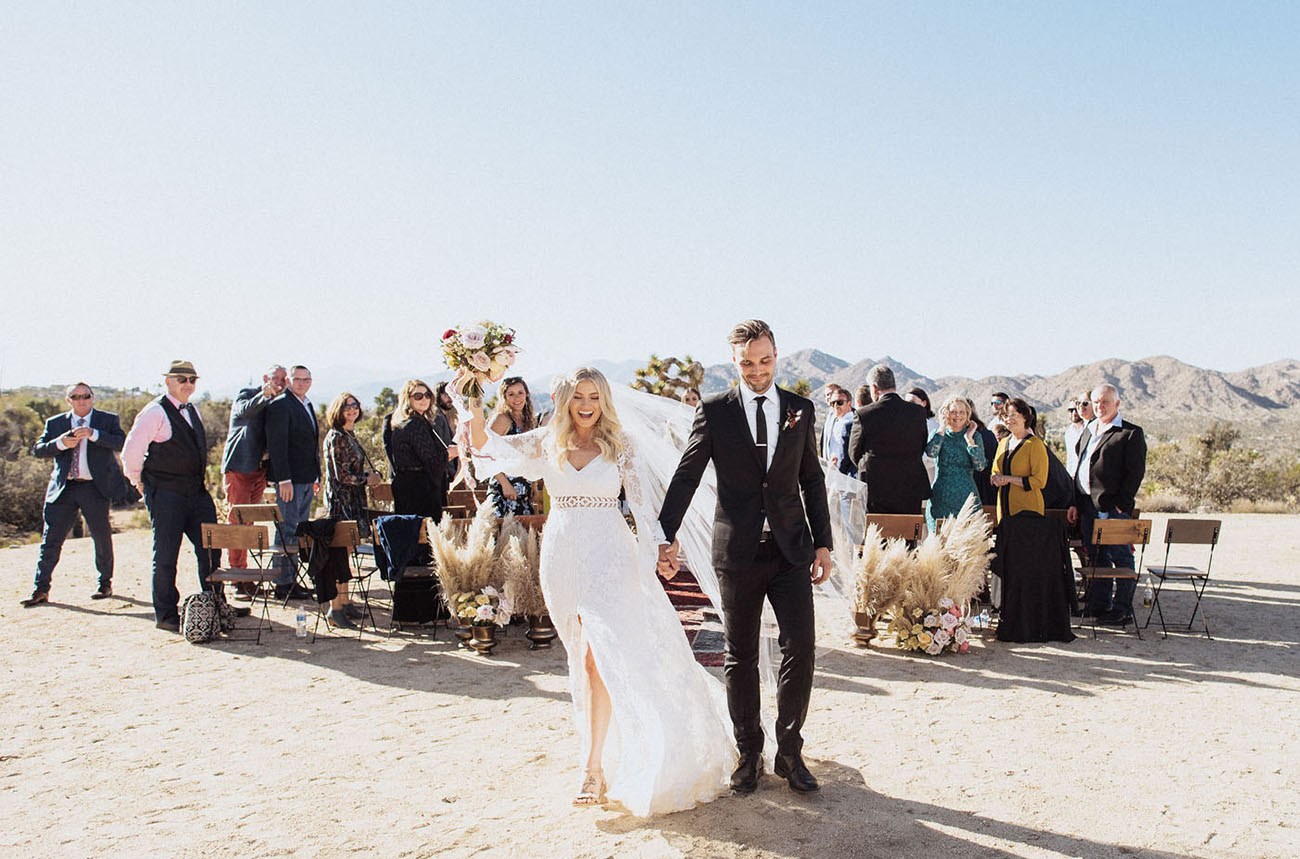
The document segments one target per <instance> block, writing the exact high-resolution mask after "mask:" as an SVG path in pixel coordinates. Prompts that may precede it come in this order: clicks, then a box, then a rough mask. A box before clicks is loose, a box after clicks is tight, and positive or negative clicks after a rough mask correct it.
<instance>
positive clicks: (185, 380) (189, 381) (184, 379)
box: [172, 376, 199, 385]
mask: <svg viewBox="0 0 1300 859" xmlns="http://www.w3.org/2000/svg"><path fill="white" fill-rule="evenodd" d="M172 378H173V379H175V380H176V381H178V382H180V383H181V384H182V385H193V384H194V383H195V382H197V381H198V380H199V377H198V376H172Z"/></svg>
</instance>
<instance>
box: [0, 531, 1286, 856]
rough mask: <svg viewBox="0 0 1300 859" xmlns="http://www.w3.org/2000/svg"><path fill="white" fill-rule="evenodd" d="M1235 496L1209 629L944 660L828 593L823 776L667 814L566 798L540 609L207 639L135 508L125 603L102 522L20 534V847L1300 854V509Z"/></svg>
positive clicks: (819, 751) (987, 644)
mask: <svg viewBox="0 0 1300 859" xmlns="http://www.w3.org/2000/svg"><path fill="white" fill-rule="evenodd" d="M1155 518H1157V520H1158V522H1157V525H1156V528H1155V534H1157V535H1159V534H1162V533H1163V517H1155ZM1225 518H1226V523H1225V526H1224V535H1223V541H1222V544H1221V546H1220V550H1219V557H1218V558H1217V560H1216V564H1215V569H1216V571H1217V572H1218V574H1219V576H1218V580H1217V582H1215V583H1214V585H1213V586H1212V590H1211V592H1210V596H1208V597H1207V607H1208V611H1209V617H1210V624H1211V630H1212V631H1213V632H1214V633H1215V638H1214V640H1213V641H1208V640H1206V639H1205V638H1204V637H1203V636H1197V635H1189V634H1178V635H1172V636H1171V637H1170V638H1169V639H1168V640H1162V639H1161V638H1160V635H1159V633H1158V631H1157V630H1155V629H1154V628H1153V629H1151V630H1149V631H1148V634H1147V637H1146V639H1145V640H1143V641H1139V640H1137V639H1136V638H1135V637H1133V636H1132V634H1126V635H1116V634H1114V633H1102V635H1101V637H1100V638H1098V639H1096V640H1092V639H1091V638H1080V639H1079V640H1077V641H1075V642H1074V643H1072V644H1070V645H1059V646H1055V645H1054V646H1043V645H1032V646H1029V645H1025V646H1010V645H1004V644H1000V643H998V642H996V641H993V640H991V639H985V640H983V641H981V642H980V643H979V645H978V646H977V647H976V648H974V649H973V650H972V652H971V653H969V654H967V655H965V656H949V657H945V658H943V659H940V660H934V659H930V658H928V657H923V656H921V657H918V656H913V655H904V654H902V653H899V652H898V651H896V650H893V649H892V648H889V647H874V646H873V647H872V648H871V649H870V650H867V651H863V650H859V649H856V648H854V647H853V646H852V644H851V643H850V642H849V641H848V633H849V632H850V631H851V628H850V625H849V623H848V619H847V618H844V617H840V616H838V615H832V613H831V612H830V611H828V610H822V611H821V613H820V616H819V624H820V629H819V637H818V643H819V653H818V672H817V681H816V689H815V691H814V695H813V704H812V711H811V712H810V714H809V718H808V725H807V729H806V732H805V733H806V736H807V739H808V744H807V748H806V749H805V752H806V754H807V756H808V759H809V763H810V766H811V768H812V770H813V772H814V773H815V774H816V775H817V776H818V777H819V778H820V779H821V780H822V784H823V790H822V792H821V794H820V795H817V796H813V797H810V798H805V797H800V796H797V795H795V794H793V793H791V792H790V791H789V790H788V789H786V787H785V786H784V783H783V782H780V781H778V780H777V779H776V778H775V777H773V776H770V775H769V776H767V777H765V779H764V782H763V784H762V786H761V788H760V790H759V791H758V793H757V794H755V795H753V796H748V797H724V798H722V799H719V800H718V801H716V802H714V803H712V804H710V805H707V806H704V807H701V808H699V809H697V810H694V811H689V812H683V813H679V814H674V815H668V816H664V817H659V818H653V819H650V820H639V819H635V818H632V817H629V816H627V815H626V814H623V813H620V812H619V811H618V810H590V809H574V808H572V807H570V805H569V799H570V796H571V795H572V793H573V792H574V790H575V788H576V787H577V783H578V780H579V773H578V769H577V762H578V759H577V756H576V750H575V746H574V739H573V732H572V730H571V727H570V719H569V713H570V710H569V703H568V700H567V695H566V692H565V689H566V686H565V679H564V675H563V672H564V658H563V656H564V654H563V652H562V651H561V650H560V649H559V648H558V647H557V648H556V649H554V650H551V651H543V652H537V653H532V652H529V651H528V650H527V649H526V644H527V642H526V641H525V640H524V639H523V638H522V636H521V635H520V632H519V629H518V628H515V629H512V630H511V632H510V635H509V637H508V638H507V639H506V640H505V641H504V643H503V644H502V645H501V646H500V647H499V648H498V649H497V653H496V655H495V656H493V657H491V658H484V657H482V656H477V655H474V654H470V653H467V652H464V651H459V650H457V648H456V647H455V646H454V645H453V644H452V643H451V642H450V640H449V636H448V635H447V633H446V631H445V630H443V631H440V632H439V634H438V638H437V639H436V640H431V639H429V638H428V637H420V636H409V635H407V636H397V637H394V638H392V639H391V640H389V639H385V638H382V637H377V636H372V635H367V636H366V638H365V639H364V640H363V641H361V642H358V641H357V640H356V639H355V638H333V639H329V638H324V639H320V640H318V641H317V642H316V643H315V644H310V645H309V644H307V643H305V642H304V640H302V639H298V638H295V637H294V635H293V631H292V622H293V618H292V615H291V614H290V612H289V611H280V610H278V609H277V610H276V611H275V615H274V620H275V630H274V633H273V634H272V635H271V636H270V638H269V640H267V642H266V643H265V644H263V645H262V646H257V645H254V644H253V643H252V642H246V641H241V642H223V643H219V644H213V645H206V646H196V645H191V644H188V643H186V642H185V641H184V640H182V639H181V638H179V637H178V636H175V635H171V634H167V633H164V632H162V631H159V630H156V629H154V626H153V618H152V612H151V609H150V605H149V588H148V563H149V535H148V534H147V532H138V531H137V532H129V533H125V534H120V535H118V538H117V544H116V545H117V554H118V573H117V577H116V580H115V588H116V590H117V592H118V596H117V597H115V598H114V599H112V600H108V601H104V602H92V601H91V600H90V598H89V595H90V592H91V591H92V590H93V588H94V574H93V569H92V560H91V558H92V555H91V546H90V542H89V540H77V541H72V542H70V543H69V545H68V548H67V550H66V551H65V554H64V558H63V562H62V564H61V565H60V567H59V569H58V570H57V571H56V573H55V581H54V589H53V593H52V596H53V597H54V600H55V604H54V605H50V606H44V607H40V608H37V609H30V610H25V609H22V608H20V607H19V605H18V600H19V599H20V598H22V597H24V596H26V595H27V593H28V592H29V590H30V587H31V574H32V569H33V566H34V562H35V558H36V547H35V546H25V547H19V548H14V549H9V550H4V551H0V572H2V573H3V579H2V581H3V588H2V589H0V650H2V651H3V653H4V668H3V693H4V707H3V711H2V715H0V822H2V823H3V826H0V854H3V855H5V856H23V857H34V856H99V855H120V856H200V855H203V856H211V855H231V856H236V855H238V856H282V855H294V856H345V855H351V854H368V855H376V856H433V855H439V856H444V855H445V856H506V855H516V856H548V857H549V856H650V857H660V856H743V857H760V856H763V857H766V856H779V857H795V856H817V857H838V856H888V857H895V856H906V857H914V856H922V855H925V856H945V857H946V856H1005V855H1010V856H1034V857H1042V856H1088V857H1093V856H1103V857H1104V856H1121V855H1123V856H1153V857H1157V856H1158V857H1175V856H1240V857H1262V856H1292V855H1296V854H1297V853H1300V791H1298V790H1297V789H1298V788H1300V777H1298V776H1297V770H1298V769H1300V768H1298V767H1297V764H1300V717H1298V716H1297V715H1296V712H1297V706H1298V705H1300V694H1297V693H1298V692H1300V679H1297V673H1298V671H1300V653H1298V652H1297V650H1298V649H1300V577H1298V576H1297V571H1298V570H1300V519H1297V517H1282V516H1228V517H1225ZM184 563H185V564H186V566H184V567H183V568H182V575H181V580H182V586H181V591H182V593H186V592H189V591H192V590H194V588H193V586H192V583H193V581H194V578H193V559H192V557H190V558H187V559H185V561H184ZM1167 599H1168V604H1169V608H1170V609H1172V610H1173V611H1174V612H1175V613H1182V612H1186V611H1187V610H1188V609H1189V608H1190V599H1189V598H1188V597H1187V596H1186V595H1184V594H1173V595H1170V596H1168V597H1167ZM821 607H822V608H823V609H825V605H824V604H823V605H822V606H821ZM245 623H246V622H245Z"/></svg>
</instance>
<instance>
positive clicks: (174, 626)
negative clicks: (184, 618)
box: [154, 620, 181, 632]
mask: <svg viewBox="0 0 1300 859" xmlns="http://www.w3.org/2000/svg"><path fill="white" fill-rule="evenodd" d="M154 626H155V627H157V628H158V629H165V630H167V631H168V632H180V631H181V625H180V622H179V621H175V620H160V621H158V622H157V623H155V624H154Z"/></svg>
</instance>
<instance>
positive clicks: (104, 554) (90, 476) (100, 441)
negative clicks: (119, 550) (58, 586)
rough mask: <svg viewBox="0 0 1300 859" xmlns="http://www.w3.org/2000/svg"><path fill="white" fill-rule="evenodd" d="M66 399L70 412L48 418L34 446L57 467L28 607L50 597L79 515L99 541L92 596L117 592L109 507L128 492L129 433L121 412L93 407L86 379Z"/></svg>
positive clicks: (47, 497)
mask: <svg viewBox="0 0 1300 859" xmlns="http://www.w3.org/2000/svg"><path fill="white" fill-rule="evenodd" d="M65 401H66V402H67V404H68V406H69V411H67V412H65V413H64V414H60V415H55V416H53V417H52V418H50V419H49V420H47V421H46V422H45V431H44V432H43V433H41V437H40V439H39V440H38V441H37V442H36V446H35V447H34V448H33V449H32V453H33V454H34V455H36V456H38V457H41V458H47V459H48V458H52V459H53V460H54V470H53V471H52V472H51V474H50V484H49V486H47V487H46V489H45V508H44V511H43V512H42V517H43V519H44V523H45V526H44V528H43V530H42V533H41V553H40V555H39V556H38V557H37V561H36V589H35V590H33V591H32V595H31V596H30V597H29V598H27V599H25V600H23V601H22V605H23V607H24V608H31V607H33V606H37V605H42V604H43V603H47V602H49V601H50V581H51V579H52V577H53V575H54V568H55V566H56V565H57V564H58V563H59V555H60V554H61V553H62V551H63V541H64V540H65V539H67V536H68V532H69V531H70V530H71V529H72V525H73V523H75V522H76V521H77V515H78V514H80V515H82V516H84V517H85V518H86V525H87V526H88V527H89V528H90V536H91V538H92V539H93V540H94V542H95V569H96V570H98V571H99V589H98V590H97V591H95V592H94V593H93V594H91V595H90V597H91V599H103V598H104V597H108V596H112V594H113V530H112V528H110V527H109V524H108V510H109V505H110V504H111V502H113V501H114V500H116V499H119V498H121V497H122V496H123V495H124V494H125V490H126V481H125V480H123V478H122V466H121V465H119V464H118V461H117V453H116V452H117V451H119V450H121V449H122V443H123V442H124V441H125V440H126V435H125V434H124V433H123V432H122V425H121V423H120V422H119V421H118V418H117V415H115V414H113V413H112V412H102V411H99V410H97V409H95V408H94V406H93V404H94V401H95V392H94V391H92V390H91V389H90V386H89V385H87V384H86V383H85V382H78V383H76V384H75V385H69V386H68V389H67V391H66V392H65Z"/></svg>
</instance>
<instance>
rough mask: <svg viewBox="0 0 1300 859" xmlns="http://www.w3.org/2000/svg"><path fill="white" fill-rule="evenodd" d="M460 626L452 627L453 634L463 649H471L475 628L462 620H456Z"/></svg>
mask: <svg viewBox="0 0 1300 859" xmlns="http://www.w3.org/2000/svg"><path fill="white" fill-rule="evenodd" d="M455 620H456V623H458V624H459V626H455V627H452V630H451V631H452V633H454V634H455V636H456V638H457V639H458V640H459V641H460V646H461V647H469V643H470V640H471V639H472V638H474V627H472V626H470V625H469V624H468V623H466V622H465V621H464V620H463V619H462V618H459V617H458V618H456V619H455Z"/></svg>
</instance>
